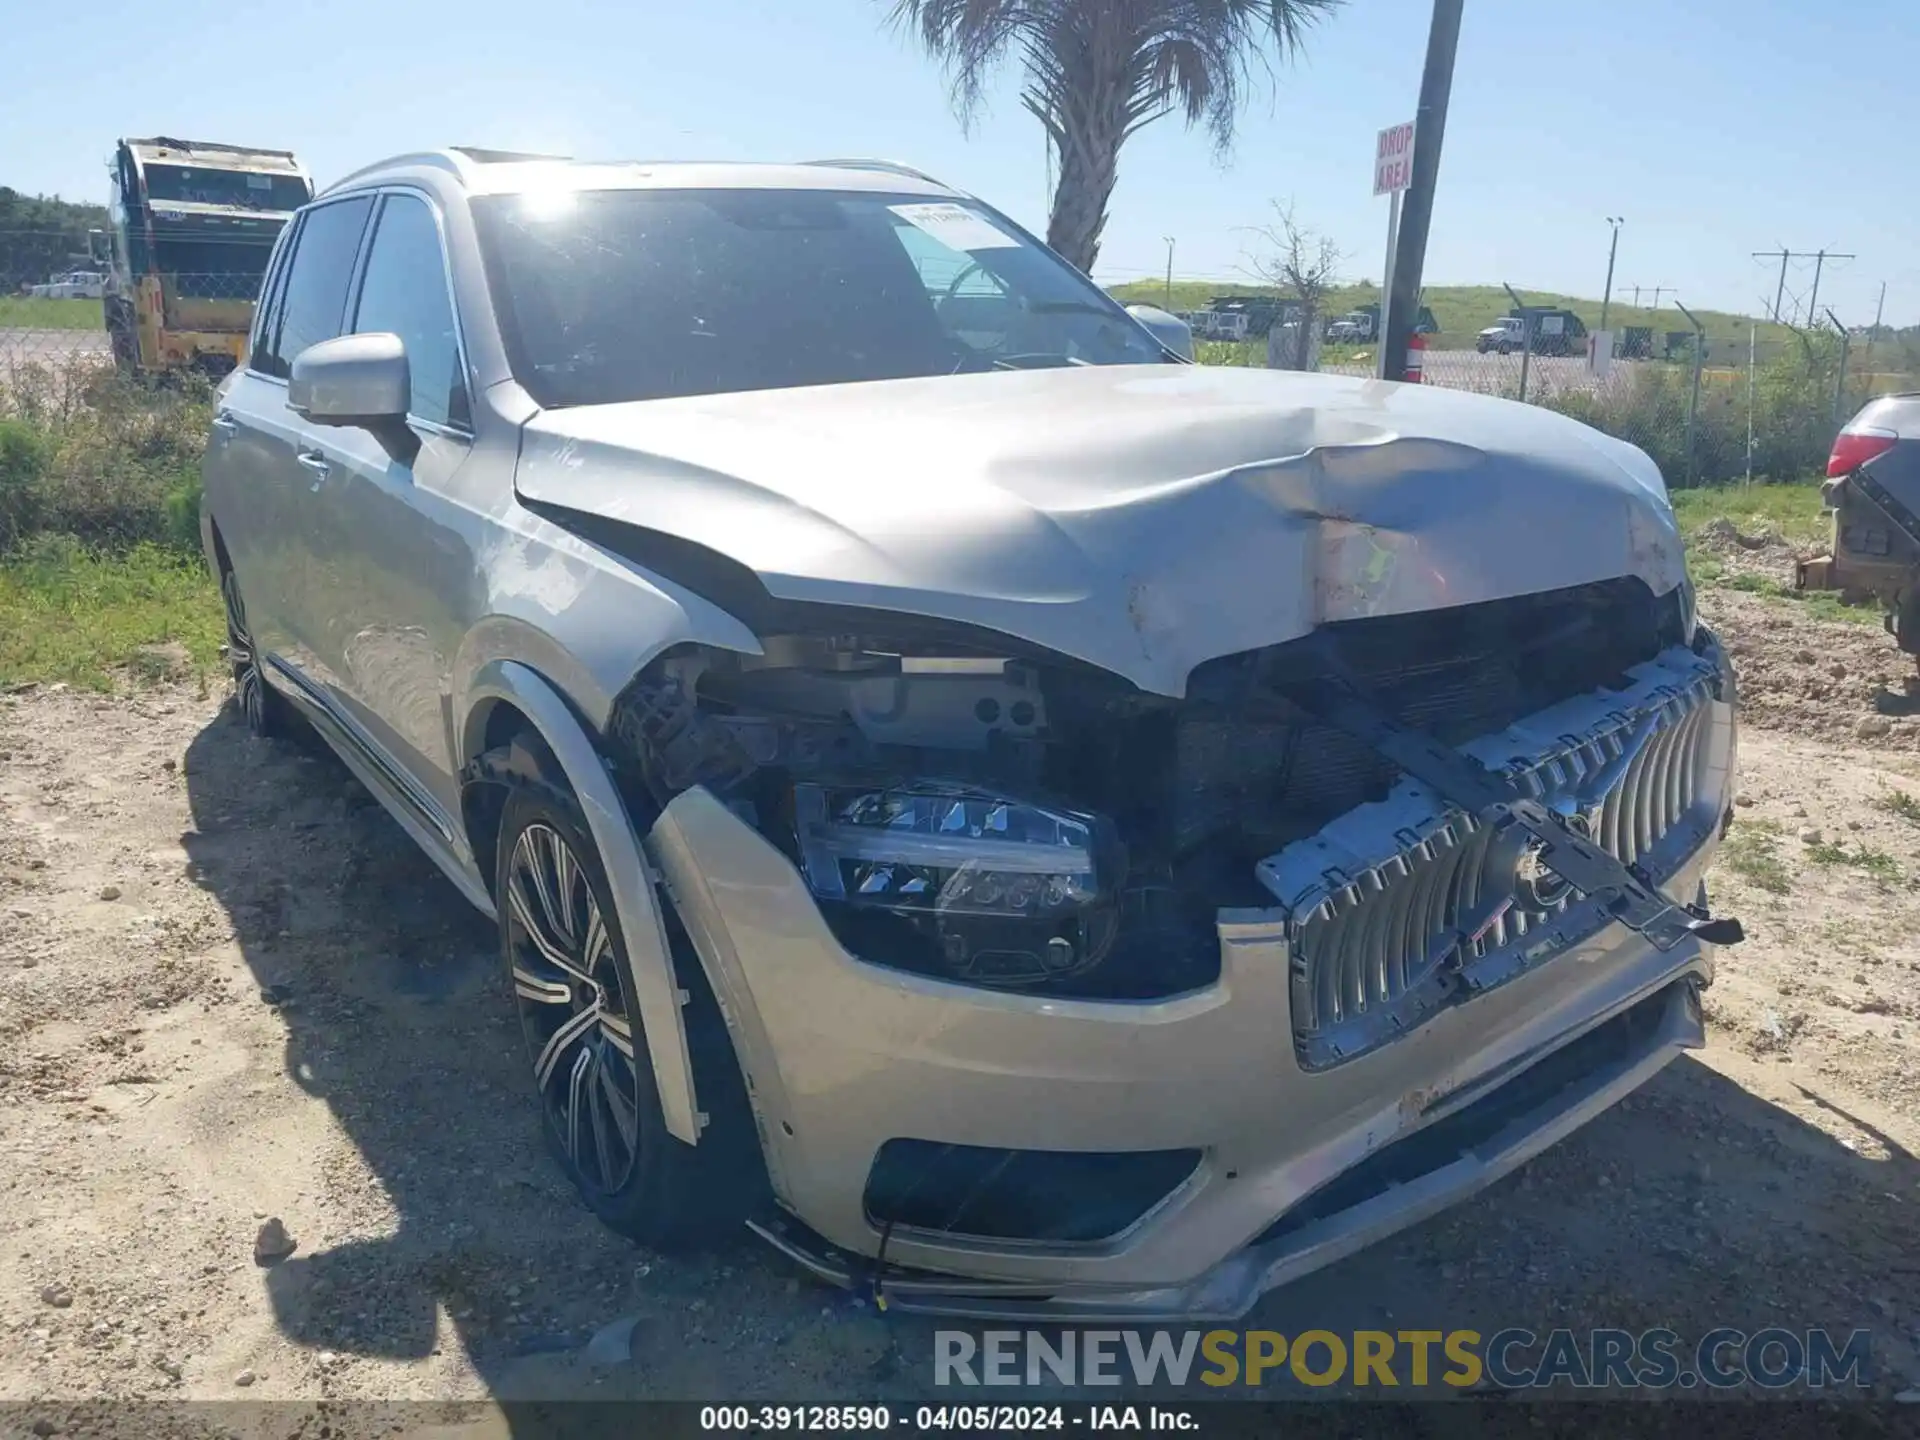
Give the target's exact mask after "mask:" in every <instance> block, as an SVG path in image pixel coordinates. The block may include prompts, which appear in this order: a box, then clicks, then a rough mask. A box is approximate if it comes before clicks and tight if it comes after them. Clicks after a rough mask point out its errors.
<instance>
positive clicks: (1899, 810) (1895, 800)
mask: <svg viewBox="0 0 1920 1440" xmlns="http://www.w3.org/2000/svg"><path fill="white" fill-rule="evenodd" d="M1873 803H1874V804H1876V805H1878V806H1879V807H1880V808H1881V809H1882V810H1884V811H1886V812H1887V813H1888V814H1889V815H1897V816H1899V817H1900V818H1901V819H1902V820H1904V821H1906V822H1907V823H1908V824H1909V825H1920V795H1913V794H1910V793H1909V792H1907V791H1905V790H1893V789H1889V790H1886V791H1883V792H1882V793H1881V794H1879V795H1877V796H1875V797H1874V802H1873Z"/></svg>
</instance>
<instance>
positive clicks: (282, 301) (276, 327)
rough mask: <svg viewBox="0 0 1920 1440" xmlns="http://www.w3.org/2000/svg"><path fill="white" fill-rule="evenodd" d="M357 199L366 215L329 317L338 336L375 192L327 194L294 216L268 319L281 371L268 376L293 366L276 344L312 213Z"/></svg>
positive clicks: (283, 327)
mask: <svg viewBox="0 0 1920 1440" xmlns="http://www.w3.org/2000/svg"><path fill="white" fill-rule="evenodd" d="M360 201H366V202H368V205H367V215H366V218H365V219H363V220H362V221H361V224H360V233H359V235H358V237H357V238H356V239H355V241H354V252H353V259H352V261H351V262H350V264H349V265H348V267H347V283H346V284H345V286H343V287H342V290H341V296H340V313H339V315H338V316H336V317H335V318H334V321H333V333H334V335H335V336H338V335H341V334H343V333H345V332H344V329H343V328H342V327H344V326H345V324H346V320H347V315H348V314H349V313H350V310H351V307H352V306H353V305H354V304H355V303H356V301H355V285H356V283H357V278H358V276H359V273H360V265H361V261H362V259H363V257H364V256H365V254H366V249H367V237H368V233H369V231H371V229H372V223H371V222H372V218H373V212H374V210H376V209H377V208H378V206H379V199H378V195H377V194H371V195H370V194H369V193H368V192H366V191H364V190H354V191H349V192H348V193H347V194H345V195H341V196H338V197H329V198H328V199H326V200H323V201H319V202H316V203H314V204H311V205H308V206H305V207H304V208H303V209H302V210H301V211H300V213H299V215H298V216H297V217H296V219H297V223H298V225H299V227H300V229H299V233H298V234H297V235H295V236H293V237H292V239H291V240H290V241H289V242H288V245H287V254H286V259H285V263H284V264H283V265H282V267H281V268H282V270H283V271H284V272H285V278H284V279H283V280H282V281H281V282H280V286H279V292H278V293H277V294H276V295H275V297H274V314H273V316H272V320H271V323H272V325H273V332H274V333H273V344H272V346H271V352H272V355H273V358H274V361H275V363H276V364H277V365H278V366H280V367H281V370H282V372H283V373H281V374H279V375H269V377H268V378H270V379H279V380H285V379H286V378H287V376H286V373H284V372H287V371H291V369H292V368H293V357H292V356H291V355H282V354H281V353H280V344H281V341H282V340H284V339H285V338H286V336H285V330H286V292H287V289H288V287H289V286H291V285H292V283H293V270H294V263H295V261H296V260H297V258H298V257H297V255H296V253H295V251H296V250H297V248H298V246H299V245H300V244H301V243H302V242H304V240H305V239H306V234H307V230H308V229H309V228H310V227H311V224H312V220H313V217H314V216H315V215H317V214H319V213H320V212H321V211H323V210H326V209H329V208H330V207H332V206H335V205H352V204H354V203H356V202H360ZM256 318H258V317H256Z"/></svg>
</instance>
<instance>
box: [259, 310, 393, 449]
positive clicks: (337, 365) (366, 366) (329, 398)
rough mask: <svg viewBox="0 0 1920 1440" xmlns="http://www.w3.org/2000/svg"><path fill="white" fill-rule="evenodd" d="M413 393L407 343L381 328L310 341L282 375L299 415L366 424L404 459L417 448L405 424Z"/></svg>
mask: <svg viewBox="0 0 1920 1440" xmlns="http://www.w3.org/2000/svg"><path fill="white" fill-rule="evenodd" d="M412 399H413V375H412V371H411V369H410V367H409V366H408V364H407V347H406V345H405V344H403V343H402V341H401V339H400V337H399V336H398V335H392V334H387V333H384V332H382V333H378V334H372V335H342V336H340V337H338V338H337V339H334V340H322V341H321V342H320V343H319V344H318V345H309V346H308V347H307V348H306V349H305V350H302V351H301V352H300V353H299V354H298V355H296V356H295V357H294V360H293V370H292V373H291V374H290V375H289V376H288V378H287V404H288V406H289V407H290V408H291V409H292V410H293V412H294V413H295V414H297V415H298V416H300V418H301V419H303V420H306V421H308V422H310V423H312V424H315V425H344V426H348V427H351V428H355V429H361V430H370V431H372V432H373V434H374V435H375V436H377V437H378V438H379V440H380V441H381V443H382V444H384V445H386V447H387V448H388V450H389V451H393V452H395V453H396V454H398V455H399V456H400V458H402V459H405V460H411V459H412V458H413V454H414V452H415V451H417V450H418V449H419V441H418V440H417V439H416V438H415V436H414V434H413V432H412V431H411V430H409V429H408V428H407V410H408V408H409V406H410V404H411V402H412ZM402 452H404V453H402Z"/></svg>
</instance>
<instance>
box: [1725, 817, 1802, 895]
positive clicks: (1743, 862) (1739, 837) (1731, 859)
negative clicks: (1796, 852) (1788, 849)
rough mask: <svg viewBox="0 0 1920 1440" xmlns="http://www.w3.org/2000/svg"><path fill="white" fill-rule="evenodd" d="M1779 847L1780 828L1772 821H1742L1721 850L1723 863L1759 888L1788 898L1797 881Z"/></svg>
mask: <svg viewBox="0 0 1920 1440" xmlns="http://www.w3.org/2000/svg"><path fill="white" fill-rule="evenodd" d="M1779 844H1780V827H1779V826H1778V825H1776V824H1774V823H1773V822H1772V821H1771V820H1739V821H1736V822H1735V824H1734V827H1733V830H1732V831H1731V832H1730V833H1729V834H1728V836H1727V839H1726V843H1725V844H1723V845H1722V846H1721V847H1720V855H1719V862H1720V863H1721V864H1722V865H1724V866H1726V867H1727V869H1729V870H1731V871H1732V872H1733V873H1734V874H1736V875H1738V876H1739V877H1740V878H1741V879H1742V880H1745V881H1746V882H1747V883H1748V884H1749V885H1752V886H1753V887H1754V888H1755V889H1759V890H1765V891H1766V892H1767V893H1768V894H1769V895H1785V894H1786V893H1787V892H1788V891H1789V890H1791V889H1792V888H1793V880H1792V877H1791V876H1790V875H1789V874H1788V873H1787V866H1786V862H1785V861H1784V860H1782V859H1781V858H1780V851H1779Z"/></svg>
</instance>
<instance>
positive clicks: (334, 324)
mask: <svg viewBox="0 0 1920 1440" xmlns="http://www.w3.org/2000/svg"><path fill="white" fill-rule="evenodd" d="M372 211H373V199H372V197H371V196H359V197H356V198H354V199H352V200H338V201H335V202H334V203H333V204H331V205H322V206H320V207H319V208H318V209H315V210H309V211H308V212H307V215H306V219H305V220H303V221H302V222H301V225H300V233H299V234H298V235H296V236H294V245H293V259H292V262H291V266H290V268H289V269H288V271H287V281H286V284H285V286H284V287H282V293H281V295H280V303H279V314H278V315H277V316H276V317H274V319H273V333H272V334H271V335H263V336H262V337H261V354H260V357H259V359H258V361H257V362H256V363H255V366H254V368H255V369H257V370H259V371H260V372H261V373H262V374H266V375H278V376H281V377H283V378H284V377H285V376H286V374H287V373H288V372H289V371H290V370H291V369H292V368H293V361H294V359H295V358H296V357H297V356H298V355H299V354H300V352H301V351H302V350H305V349H306V348H307V347H308V346H309V345H318V344H319V343H320V342H321V341H322V340H331V339H333V338H334V337H335V336H337V335H338V334H340V327H341V325H342V324H343V323H344V321H345V317H346V310H347V282H348V281H349V280H351V279H352V278H353V259H354V256H355V254H357V253H358V251H359V249H360V234H361V232H362V231H363V230H365V229H366V228H367V216H368V215H370V214H371V213H372Z"/></svg>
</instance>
